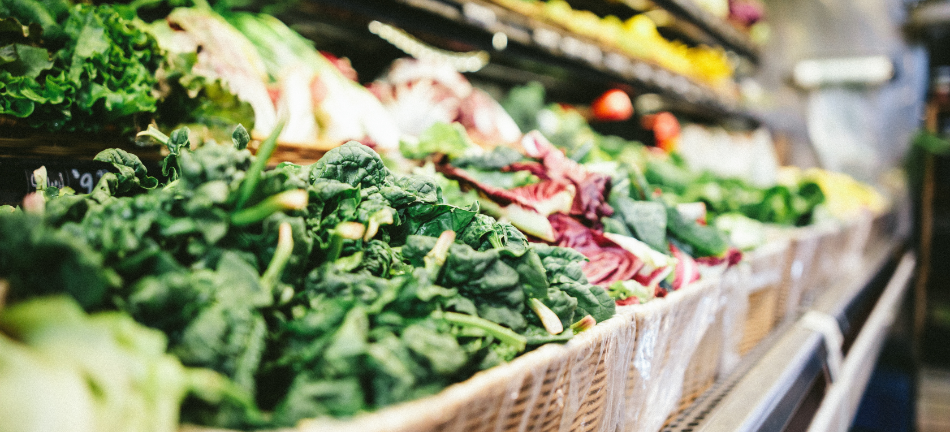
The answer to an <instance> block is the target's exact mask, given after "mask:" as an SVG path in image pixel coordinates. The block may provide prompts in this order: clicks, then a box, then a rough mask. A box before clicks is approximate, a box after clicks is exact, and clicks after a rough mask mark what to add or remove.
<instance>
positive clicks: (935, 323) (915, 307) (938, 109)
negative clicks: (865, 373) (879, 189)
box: [755, 0, 950, 432]
mask: <svg viewBox="0 0 950 432" xmlns="http://www.w3.org/2000/svg"><path fill="white" fill-rule="evenodd" d="M948 6H950V2H928V3H923V2H913V1H900V0H891V1H882V2H865V1H856V0H854V1H852V0H837V1H830V0H795V1H769V2H767V12H768V19H769V23H770V26H771V29H772V34H771V38H770V40H769V44H768V45H767V47H766V48H765V49H764V50H763V53H764V56H765V58H764V60H763V62H762V67H760V68H759V70H758V71H757V74H756V75H755V81H756V82H757V83H758V85H761V86H762V88H765V89H768V90H769V91H767V92H763V98H762V99H761V100H760V101H758V102H757V104H756V107H757V108H756V110H757V111H759V112H760V113H761V115H762V116H763V118H765V119H766V121H767V123H768V124H770V125H771V126H772V127H773V128H774V130H775V131H776V133H778V134H784V135H785V136H787V137H788V139H789V141H791V145H790V146H789V147H788V148H789V151H788V152H787V154H785V155H784V156H785V159H784V160H783V162H787V163H791V164H794V165H801V166H813V165H818V166H822V167H825V168H828V169H832V170H838V171H843V172H847V173H849V174H851V175H853V176H855V177H857V178H860V179H863V180H866V181H871V182H877V183H879V184H880V183H881V182H882V181H884V182H886V181H888V180H887V176H888V175H889V173H890V172H892V170H894V169H895V168H906V169H907V170H908V172H909V174H910V175H909V178H910V179H911V181H910V182H909V184H908V189H909V190H910V192H911V193H910V199H909V202H908V203H906V204H905V208H907V209H908V210H911V209H913V211H912V212H911V211H907V212H905V216H904V220H905V224H906V225H908V226H911V227H913V228H912V229H911V230H910V232H911V233H912V234H911V236H910V238H911V239H912V240H911V244H912V246H913V247H915V248H916V249H917V253H918V259H919V261H918V263H919V268H918V274H917V280H916V283H915V291H916V292H912V293H911V294H910V295H909V296H908V298H907V301H906V307H905V308H904V309H903V314H902V316H901V317H900V319H899V320H898V321H897V322H898V324H897V325H896V326H895V328H894V329H893V331H892V333H891V335H890V337H889V338H888V341H887V342H886V344H885V348H884V350H883V352H882V354H881V357H880V358H879V359H877V365H876V367H875V371H874V373H873V375H872V378H871V381H870V382H869V384H868V387H867V390H866V392H865V396H864V399H863V401H862V404H861V408H860V409H859V411H858V414H857V416H856V418H855V420H854V423H853V424H852V427H851V429H852V430H853V431H911V430H918V431H922V432H926V431H945V430H950V345H948V341H950V295H948V294H950V292H948V286H950V266H947V265H946V264H945V263H946V262H948V260H950V164H948V163H947V162H948V159H947V158H946V157H942V156H939V155H936V156H931V155H923V156H921V155H920V154H918V153H916V151H915V149H914V148H913V143H914V140H915V137H916V136H917V135H918V133H920V131H921V130H924V129H927V128H928V127H929V128H930V129H931V130H930V132H934V133H937V134H942V135H943V136H946V135H947V132H950V129H948V128H950V123H948V122H947V121H946V117H947V114H948V111H947V108H948V107H947V104H946V102H945V101H944V102H942V105H941V102H940V100H941V98H945V97H946V92H947V88H946V87H947V85H948V83H947V82H946V80H947V77H946V75H947V73H948V70H947V67H948V56H950V43H948V42H950V38H948V33H950V32H948V29H950V27H948V25H947V24H946V22H947V21H946V18H947V17H946V15H944V16H942V18H941V16H940V14H939V12H941V11H943V13H944V14H945V13H946V11H947V10H948V9H950V8H948ZM863 56H883V57H885V58H887V59H889V60H890V61H891V64H892V65H893V76H892V77H891V78H890V79H889V80H887V81H886V82H884V83H883V84H862V83H857V82H852V83H844V84H840V83H839V84H828V85H823V86H819V87H817V88H812V89H802V88H800V87H797V86H796V85H795V82H794V79H791V76H792V73H791V72H790V71H793V70H794V68H795V66H796V65H797V64H799V62H802V61H805V60H810V59H835V58H854V57H863ZM928 116H930V117H931V118H930V119H929V120H928ZM927 158H933V161H934V162H933V163H932V164H929V165H928V164H927V163H926V160H927ZM927 169H932V175H929V176H928V175H925V173H924V171H926V170H927ZM925 183H930V185H929V186H925ZM925 187H931V188H932V189H931V190H932V194H930V195H928V194H922V193H921V192H922V191H923V189H924V188H925ZM923 200H929V204H923ZM924 237H927V238H928V239H929V240H924ZM924 249H926V250H924ZM921 303H923V304H921ZM868 361H874V359H868Z"/></svg>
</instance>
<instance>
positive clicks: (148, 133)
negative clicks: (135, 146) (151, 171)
mask: <svg viewBox="0 0 950 432" xmlns="http://www.w3.org/2000/svg"><path fill="white" fill-rule="evenodd" d="M135 137H136V138H139V137H149V138H152V139H154V140H155V141H158V142H159V144H161V145H163V146H167V145H168V140H169V138H168V135H165V134H163V133H162V131H160V130H158V128H156V127H155V126H154V125H148V129H145V130H144V131H142V132H139V133H138V134H137V135H135Z"/></svg>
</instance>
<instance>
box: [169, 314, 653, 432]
mask: <svg viewBox="0 0 950 432" xmlns="http://www.w3.org/2000/svg"><path fill="white" fill-rule="evenodd" d="M634 336H635V328H634V322H633V321H632V320H630V319H629V318H628V317H622V316H617V317H614V318H612V319H610V320H608V321H606V322H603V323H600V324H599V325H597V326H596V327H594V328H593V329H591V330H589V331H587V332H584V333H582V334H580V335H578V336H576V337H575V338H574V339H573V340H571V341H570V342H569V343H568V344H566V345H545V346H542V347H541V348H539V349H537V350H535V351H532V352H530V353H527V354H525V355H523V356H521V357H519V358H517V359H515V360H514V361H512V362H511V363H509V364H507V365H504V366H500V367H495V368H492V369H490V370H487V371H484V372H480V373H478V374H476V375H475V376H473V377H472V378H470V379H468V380H467V381H464V382H462V383H459V384H455V385H452V386H449V387H448V388H446V389H445V390H443V391H442V392H440V393H438V394H436V395H433V396H430V397H427V398H423V399H419V400H416V401H412V402H408V403H404V404H399V405H396V406H392V407H388V408H384V409H382V410H379V411H377V412H374V413H369V414H364V415H360V416H357V417H355V418H352V419H348V420H340V419H314V420H305V421H302V422H301V423H300V424H299V425H298V427H297V428H295V429H292V430H294V431H297V432H302V431H314V432H316V431H354V432H356V431H360V432H369V431H405V432H410V431H411V432H425V431H433V432H434V431H459V432H462V431H465V432H469V431H485V432H489V431H492V432H494V431H539V432H542V431H543V432H549V431H550V432H554V431H559V432H567V431H585V432H595V431H605V430H606V428H605V424H604V422H603V419H605V418H607V415H606V409H607V408H608V403H609V401H612V400H618V399H620V395H621V394H622V393H620V392H621V391H622V386H621V385H619V384H616V385H615V384H613V383H615V382H618V381H617V380H616V377H615V376H614V375H616V374H619V373H624V372H625V370H624V369H623V368H618V367H615V366H616V365H617V364H618V363H617V362H616V361H615V360H612V358H611V353H612V352H615V351H617V352H625V351H629V350H630V349H629V347H627V346H628V345H630V344H631V342H632V341H633V340H634ZM181 431H182V432H211V431H212V430H211V429H205V428H198V427H193V426H185V427H183V428H182V429H181Z"/></svg>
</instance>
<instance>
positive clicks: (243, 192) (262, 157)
mask: <svg viewBox="0 0 950 432" xmlns="http://www.w3.org/2000/svg"><path fill="white" fill-rule="evenodd" d="M283 129H284V121H283V120H280V121H278V122H277V125H276V126H274V130H273V131H271V133H270V135H269V136H268V137H267V139H266V140H264V142H263V143H261V146H260V147H259V148H258V149H257V155H256V156H257V158H256V159H254V162H253V163H252V164H251V166H250V168H248V169H247V177H245V178H244V181H243V182H241V188H240V189H239V190H238V200H237V203H235V207H234V208H235V209H237V210H240V209H242V208H244V204H247V200H249V199H251V195H253V194H254V189H256V188H257V183H258V182H260V180H261V174H263V172H264V167H266V166H267V161H268V160H270V156H271V155H272V154H273V153H274V149H275V148H277V137H278V136H280V131H281V130H283Z"/></svg>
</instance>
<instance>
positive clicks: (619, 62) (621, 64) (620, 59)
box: [604, 53, 630, 75]
mask: <svg viewBox="0 0 950 432" xmlns="http://www.w3.org/2000/svg"><path fill="white" fill-rule="evenodd" d="M604 66H607V69H610V70H611V71H613V72H615V73H617V74H620V75H627V73H628V72H629V71H628V69H629V68H630V60H629V59H627V58H626V57H624V56H622V55H620V54H617V53H607V54H606V55H605V56H604Z"/></svg>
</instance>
